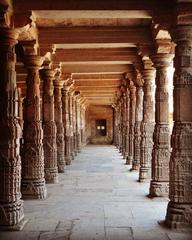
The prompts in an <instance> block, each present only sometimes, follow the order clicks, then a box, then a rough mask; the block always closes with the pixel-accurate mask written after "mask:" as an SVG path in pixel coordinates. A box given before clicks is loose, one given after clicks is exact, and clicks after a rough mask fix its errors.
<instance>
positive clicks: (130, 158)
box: [126, 156, 133, 165]
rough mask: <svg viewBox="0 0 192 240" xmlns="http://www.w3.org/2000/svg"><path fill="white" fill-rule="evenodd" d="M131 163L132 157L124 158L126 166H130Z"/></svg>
mask: <svg viewBox="0 0 192 240" xmlns="http://www.w3.org/2000/svg"><path fill="white" fill-rule="evenodd" d="M132 162H133V157H132V156H127V158H126V165H131V164H132Z"/></svg>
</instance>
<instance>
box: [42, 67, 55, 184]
mask: <svg viewBox="0 0 192 240" xmlns="http://www.w3.org/2000/svg"><path fill="white" fill-rule="evenodd" d="M41 77H42V79H43V133H44V136H43V149H44V156H45V160H44V162H45V180H46V183H58V167H57V144H56V131H57V129H56V125H55V121H54V94H53V91H54V86H53V78H54V72H53V70H51V69H49V68H47V67H45V68H44V69H42V70H41Z"/></svg>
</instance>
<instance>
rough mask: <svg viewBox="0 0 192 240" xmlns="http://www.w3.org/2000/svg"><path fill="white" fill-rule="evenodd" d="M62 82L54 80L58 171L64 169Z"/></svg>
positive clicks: (60, 171)
mask: <svg viewBox="0 0 192 240" xmlns="http://www.w3.org/2000/svg"><path fill="white" fill-rule="evenodd" d="M62 86H63V82H62V81H60V80H54V106H55V124H56V127H57V134H56V142H57V166H58V172H59V173H63V172H64V171H65V141H64V128H63V118H62V117H63V114H62V94H61V88H62Z"/></svg>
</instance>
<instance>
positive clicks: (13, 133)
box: [0, 28, 24, 230]
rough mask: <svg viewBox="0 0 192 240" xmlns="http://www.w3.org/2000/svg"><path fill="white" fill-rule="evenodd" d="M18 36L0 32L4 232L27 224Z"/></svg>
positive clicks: (0, 222)
mask: <svg viewBox="0 0 192 240" xmlns="http://www.w3.org/2000/svg"><path fill="white" fill-rule="evenodd" d="M17 37H18V35H17V33H16V31H15V30H13V29H9V28H1V29H0V128H1V132H0V229H4V230H10V229H21V228H22V225H23V223H24V212H23V201H22V200H21V192H20V186H21V158H20V148H19V147H20V146H19V145H20V143H19V141H20V137H21V127H20V125H19V123H18V91H17V86H16V72H15V62H16V55H15V52H14V46H15V44H16V43H17V41H16V39H17Z"/></svg>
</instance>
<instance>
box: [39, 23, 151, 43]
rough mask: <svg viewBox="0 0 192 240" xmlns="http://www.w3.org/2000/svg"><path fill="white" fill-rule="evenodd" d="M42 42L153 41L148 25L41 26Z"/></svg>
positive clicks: (40, 39)
mask: <svg viewBox="0 0 192 240" xmlns="http://www.w3.org/2000/svg"><path fill="white" fill-rule="evenodd" d="M39 42H40V44H51V43H52V44H66V43H70V44H76V43H139V42H141V43H142V44H148V43H150V42H152V34H151V30H150V28H148V27H135V28H130V27H99V28H94V27H71V28H69V27H41V28H39Z"/></svg>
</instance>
